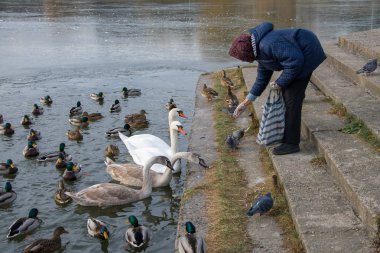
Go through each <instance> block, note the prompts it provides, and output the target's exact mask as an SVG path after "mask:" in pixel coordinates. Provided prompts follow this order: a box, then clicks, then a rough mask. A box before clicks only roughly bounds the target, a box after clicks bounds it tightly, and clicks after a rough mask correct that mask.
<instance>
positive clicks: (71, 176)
mask: <svg viewBox="0 0 380 253" xmlns="http://www.w3.org/2000/svg"><path fill="white" fill-rule="evenodd" d="M81 175H82V168H81V166H80V164H79V163H75V164H74V163H73V162H68V163H67V164H66V170H65V171H64V172H63V175H62V177H63V179H64V180H67V181H75V180H77V179H78V178H79V177H80V176H81Z"/></svg>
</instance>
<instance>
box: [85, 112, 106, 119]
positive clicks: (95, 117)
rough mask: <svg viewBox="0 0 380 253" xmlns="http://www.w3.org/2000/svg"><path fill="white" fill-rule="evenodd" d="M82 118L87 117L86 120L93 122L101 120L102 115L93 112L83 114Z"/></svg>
mask: <svg viewBox="0 0 380 253" xmlns="http://www.w3.org/2000/svg"><path fill="white" fill-rule="evenodd" d="M82 116H83V117H87V118H88V120H90V121H95V120H99V119H101V118H103V115H102V114H101V113H100V112H94V113H88V112H83V114H82Z"/></svg>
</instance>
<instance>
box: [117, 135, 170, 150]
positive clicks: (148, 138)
mask: <svg viewBox="0 0 380 253" xmlns="http://www.w3.org/2000/svg"><path fill="white" fill-rule="evenodd" d="M119 137H120V139H121V140H122V141H123V143H124V144H125V146H126V147H127V149H128V151H131V150H134V149H138V148H145V147H156V148H167V147H169V149H170V146H169V145H168V144H167V143H166V142H164V141H163V140H162V139H160V138H158V137H157V136H155V135H152V134H138V135H133V136H131V137H127V136H125V135H124V134H122V133H119Z"/></svg>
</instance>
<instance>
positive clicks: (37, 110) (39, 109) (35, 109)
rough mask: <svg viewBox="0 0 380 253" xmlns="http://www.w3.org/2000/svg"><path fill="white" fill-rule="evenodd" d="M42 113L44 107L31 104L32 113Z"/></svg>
mask: <svg viewBox="0 0 380 253" xmlns="http://www.w3.org/2000/svg"><path fill="white" fill-rule="evenodd" d="M43 113H44V108H42V107H39V106H38V105H37V104H34V105H33V110H32V114H33V115H41V114H43Z"/></svg>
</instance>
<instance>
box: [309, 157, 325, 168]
mask: <svg viewBox="0 0 380 253" xmlns="http://www.w3.org/2000/svg"><path fill="white" fill-rule="evenodd" d="M310 163H311V165H313V166H315V167H323V166H325V165H326V164H327V163H326V159H325V157H324V156H316V157H314V158H313V159H311V160H310Z"/></svg>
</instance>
